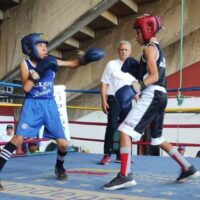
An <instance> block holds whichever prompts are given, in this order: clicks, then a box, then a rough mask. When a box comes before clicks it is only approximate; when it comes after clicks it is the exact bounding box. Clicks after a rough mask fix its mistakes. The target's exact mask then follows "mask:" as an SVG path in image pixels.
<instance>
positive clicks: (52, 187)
mask: <svg viewBox="0 0 200 200" xmlns="http://www.w3.org/2000/svg"><path fill="white" fill-rule="evenodd" d="M4 84H6V86H8V85H7V83H4ZM9 86H13V87H14V86H15V84H13V85H12V84H10V85H9ZM17 87H18V85H17ZM19 87H20V86H19ZM197 90H199V88H197ZM67 92H77V91H67ZM78 92H83V93H84V92H85V93H95V94H98V91H78ZM6 95H7V96H8V94H5V96H6ZM2 96H3V95H2ZM7 96H6V97H7ZM10 96H12V95H10ZM13 97H16V98H22V96H20V95H13ZM0 105H1V106H4V107H6V106H13V107H18V108H20V107H21V104H17V103H16V104H15V103H1V104H0ZM67 109H72V110H73V109H79V110H90V111H96V110H97V111H98V112H100V108H98V107H84V106H67ZM166 112H167V113H174V114H177V115H180V114H181V113H183V114H184V113H193V114H194V115H199V113H200V108H192V109H189V108H180V109H175V108H169V109H167V110H166ZM96 121H98V120H96ZM179 122H180V123H177V124H165V125H164V129H179V131H180V130H182V129H187V130H192V129H197V130H199V128H200V124H182V123H181V120H180V121H179ZM3 123H4V124H5V123H6V124H8V123H13V124H15V125H16V123H17V120H13V121H0V124H3ZM69 124H70V132H71V143H72V144H77V143H80V142H83V143H82V144H81V145H83V144H84V142H87V143H86V146H88V144H92V143H94V144H95V146H100V148H101V147H102V146H103V138H104V133H105V132H104V130H105V127H106V123H105V122H95V120H94V121H92V122H91V121H88V120H87V121H81V119H80V120H70V119H69ZM74 127H76V128H78V130H79V132H76V133H73V131H74ZM84 127H94V128H96V129H100V131H101V134H102V136H101V138H100V137H97V135H96V133H95V132H92V130H93V129H92V128H89V130H90V131H91V132H90V133H88V136H87V137H86V136H84ZM76 130H77V129H76ZM94 130H95V129H94ZM87 131H88V129H87ZM176 131H178V130H176ZM169 134H170V133H169ZM178 134H179V137H181V136H180V133H178ZM188 134H189V133H188ZM35 141H44V139H38V140H35ZM26 142H28V141H26ZM169 142H171V141H169ZM0 144H1V145H3V144H5V143H0ZM138 144H140V145H149V142H133V146H137V145H138ZM172 144H173V145H175V146H178V145H185V146H186V147H188V148H189V147H192V148H196V151H197V150H198V147H200V143H198V140H196V143H191V142H182V140H181V139H180V138H179V141H175V142H172ZM81 145H80V146H81ZM79 150H80V152H73V151H70V152H69V153H68V155H67V157H66V159H65V167H66V173H67V174H68V179H67V181H58V180H57V179H56V176H55V175H54V165H55V160H56V152H55V151H52V152H41V153H35V154H24V155H15V156H13V157H12V158H11V159H10V160H9V161H8V163H7V164H6V166H5V168H4V169H3V171H2V172H1V173H0V179H1V181H2V184H3V186H4V187H5V189H4V190H2V191H0V199H3V200H4V199H5V200H11V199H16V200H26V199H33V200H42V199H60V200H111V199H112V200H126V199H127V200H129V199H136V200H152V199H175V200H179V199H183V200H184V199H185V200H186V199H187V200H188V199H191V200H192V199H200V194H199V189H200V179H194V180H192V181H191V182H190V181H189V182H187V183H184V184H177V183H175V182H174V180H175V179H176V178H177V176H178V174H179V167H178V166H177V164H176V163H175V162H174V161H173V160H172V159H171V158H169V157H167V156H148V155H145V156H144V155H136V153H133V155H132V160H133V163H132V165H131V168H132V171H133V174H134V178H135V180H136V182H137V183H138V184H137V185H136V186H135V187H132V188H127V189H121V190H117V191H104V190H102V189H101V187H102V186H103V185H104V184H105V183H107V182H108V181H110V180H111V179H112V178H113V177H114V176H115V175H116V173H117V172H118V170H119V164H118V163H115V162H114V155H113V156H112V161H111V163H109V164H108V165H105V166H104V165H99V160H100V159H101V158H102V153H101V152H98V153H97V152H94V153H93V152H91V153H83V151H81V149H79ZM187 159H188V161H189V162H190V163H191V164H194V165H195V166H196V168H197V169H198V170H200V159H198V158H194V157H188V158H187Z"/></svg>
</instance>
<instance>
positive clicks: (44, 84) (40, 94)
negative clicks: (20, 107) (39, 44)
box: [25, 60, 55, 99]
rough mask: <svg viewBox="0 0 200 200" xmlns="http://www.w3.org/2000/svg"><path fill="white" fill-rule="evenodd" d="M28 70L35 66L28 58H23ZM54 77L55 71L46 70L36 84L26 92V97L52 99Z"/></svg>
mask: <svg viewBox="0 0 200 200" xmlns="http://www.w3.org/2000/svg"><path fill="white" fill-rule="evenodd" d="M25 62H26V65H27V67H28V70H29V71H30V70H34V69H35V67H34V66H33V65H32V64H31V62H30V60H25ZM54 79H55V72H53V71H52V70H50V69H49V70H48V71H47V72H46V74H45V75H44V77H42V78H41V79H40V81H39V83H38V84H35V85H34V86H33V88H32V89H31V90H30V91H29V92H28V93H26V98H34V99H35V98H36V99H52V98H54V96H53V94H54V89H53V85H54Z"/></svg>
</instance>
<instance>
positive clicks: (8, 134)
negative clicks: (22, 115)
mask: <svg viewBox="0 0 200 200" xmlns="http://www.w3.org/2000/svg"><path fill="white" fill-rule="evenodd" d="M13 134H14V127H13V125H11V124H8V125H7V127H6V132H5V133H3V134H2V135H1V137H0V142H9V141H10V140H11V139H12V136H13ZM3 147H4V145H3V146H1V148H3Z"/></svg>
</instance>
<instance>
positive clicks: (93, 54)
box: [79, 47, 104, 65]
mask: <svg viewBox="0 0 200 200" xmlns="http://www.w3.org/2000/svg"><path fill="white" fill-rule="evenodd" d="M103 57H104V51H103V50H102V49H100V48H94V47H93V48H90V49H88V50H87V51H86V52H85V54H84V55H83V56H81V57H80V58H79V61H80V64H81V65H87V64H88V63H91V62H94V61H98V60H101V59H102V58H103Z"/></svg>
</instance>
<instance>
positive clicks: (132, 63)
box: [121, 57, 140, 79]
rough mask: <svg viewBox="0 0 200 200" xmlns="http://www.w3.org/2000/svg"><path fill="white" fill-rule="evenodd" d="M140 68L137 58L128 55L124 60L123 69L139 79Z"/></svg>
mask: <svg viewBox="0 0 200 200" xmlns="http://www.w3.org/2000/svg"><path fill="white" fill-rule="evenodd" d="M139 69H140V64H139V62H138V61H137V60H136V59H135V58H132V57H128V58H127V59H126V60H125V61H124V63H123V65H122V68H121V71H122V72H128V73H129V74H131V75H132V76H134V77H135V78H137V79H138V73H139Z"/></svg>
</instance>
